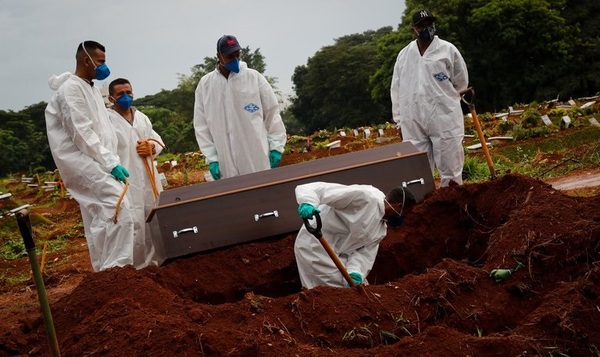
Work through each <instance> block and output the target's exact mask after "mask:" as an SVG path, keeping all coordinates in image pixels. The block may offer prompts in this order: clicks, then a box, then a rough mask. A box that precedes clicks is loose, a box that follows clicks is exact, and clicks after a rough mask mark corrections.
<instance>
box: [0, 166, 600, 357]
mask: <svg viewBox="0 0 600 357" xmlns="http://www.w3.org/2000/svg"><path fill="white" fill-rule="evenodd" d="M300 223H301V222H300V221H299V226H300ZM294 238H295V236H294V235H287V236H281V237H274V238H271V239H268V240H262V241H258V242H254V243H250V244H244V245H240V246H235V247H231V248H228V249H223V250H219V251H212V252H205V253H203V254H198V255H195V256H191V257H187V258H184V259H178V260H175V261H171V262H169V263H167V264H166V265H164V266H163V267H151V268H146V269H143V270H139V271H136V270H135V269H133V268H115V269H110V270H107V271H103V272H100V273H90V274H87V275H86V276H85V277H84V279H83V280H82V281H81V283H79V285H78V286H77V287H75V288H74V289H73V290H72V291H71V292H70V293H69V294H68V295H66V296H64V297H63V298H61V299H60V300H58V301H57V302H55V303H54V304H53V306H52V311H53V317H54V324H55V326H56V333H57V336H58V340H59V346H60V349H61V353H62V355H63V356H328V355H344V356H400V355H411V356H533V355H548V354H552V355H569V356H589V355H596V354H598V353H599V352H598V351H599V350H600V308H599V306H600V284H599V282H600V265H599V263H598V262H599V255H600V254H599V245H600V199H598V197H590V198H581V197H570V196H566V195H564V194H562V193H561V192H559V191H556V190H554V189H553V188H552V187H551V186H549V185H547V184H545V183H543V182H541V181H537V180H533V179H531V178H527V177H522V176H517V175H506V176H504V177H502V178H500V179H497V180H494V181H489V182H484V183H479V184H467V185H463V186H453V187H447V188H443V189H438V190H436V191H435V192H434V193H433V194H432V195H431V196H430V197H428V198H427V199H426V200H425V201H424V202H422V203H421V204H419V205H418V206H416V207H415V209H414V210H413V211H412V212H410V213H409V214H408V215H407V216H406V219H405V221H404V224H403V225H402V226H401V227H400V229H397V230H392V229H390V230H388V236H387V237H386V238H385V239H384V240H383V242H382V244H381V246H380V250H379V254H378V257H377V260H376V263H375V266H374V268H373V271H372V272H371V274H370V275H369V277H368V280H369V282H370V283H371V285H368V286H358V287H356V288H352V289H351V288H347V289H341V288H330V287H318V288H315V289H312V290H303V289H302V288H301V286H300V281H299V277H298V272H297V269H296V263H295V260H294V254H293V244H294ZM518 263H521V264H522V265H523V268H522V269H520V270H517V271H515V272H514V273H513V274H512V275H510V276H509V277H508V278H506V279H505V280H503V281H500V282H496V281H494V280H493V279H491V278H490V272H491V271H492V270H493V269H496V268H514V267H515V266H516V265H517V264H518ZM48 351H49V350H48V342H47V340H46V336H45V332H44V325H43V320H42V318H41V317H40V316H39V312H37V311H31V313H29V314H27V315H26V316H23V317H22V319H21V320H20V322H19V324H18V326H9V327H8V328H7V330H5V331H4V332H2V333H1V334H0V354H4V355H18V354H28V353H29V354H32V355H49V352H48Z"/></svg>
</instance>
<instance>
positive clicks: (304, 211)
mask: <svg viewBox="0 0 600 357" xmlns="http://www.w3.org/2000/svg"><path fill="white" fill-rule="evenodd" d="M315 212H321V211H320V210H319V209H318V208H316V207H315V206H313V205H311V204H310V203H302V204H300V206H299V207H298V214H299V215H300V217H302V218H303V219H309V218H312V217H313V216H314V215H315Z"/></svg>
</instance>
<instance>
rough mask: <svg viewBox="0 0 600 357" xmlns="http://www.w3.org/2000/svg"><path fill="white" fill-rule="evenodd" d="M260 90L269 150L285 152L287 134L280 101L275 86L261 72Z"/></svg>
mask: <svg viewBox="0 0 600 357" xmlns="http://www.w3.org/2000/svg"><path fill="white" fill-rule="evenodd" d="M259 91H260V100H261V102H262V103H261V104H262V107H263V114H264V118H263V122H264V125H265V129H266V130H267V140H268V141H269V151H271V150H276V151H279V152H280V153H283V150H284V147H285V142H286V140H287V134H286V131H285V125H284V124H283V120H282V119H281V115H280V113H279V102H278V101H277V96H275V93H274V92H273V87H271V85H270V84H269V82H268V81H267V80H266V79H265V77H264V76H262V75H260V74H259Z"/></svg>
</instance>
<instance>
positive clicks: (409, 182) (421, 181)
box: [402, 177, 425, 188]
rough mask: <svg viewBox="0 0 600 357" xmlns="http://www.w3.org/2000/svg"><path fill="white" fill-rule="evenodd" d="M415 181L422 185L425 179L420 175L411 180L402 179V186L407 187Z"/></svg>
mask: <svg viewBox="0 0 600 357" xmlns="http://www.w3.org/2000/svg"><path fill="white" fill-rule="evenodd" d="M415 183H420V184H421V185H424V184H425V180H424V179H423V178H422V177H421V178H419V179H416V180H412V181H402V187H404V188H407V187H408V186H410V185H413V184H415Z"/></svg>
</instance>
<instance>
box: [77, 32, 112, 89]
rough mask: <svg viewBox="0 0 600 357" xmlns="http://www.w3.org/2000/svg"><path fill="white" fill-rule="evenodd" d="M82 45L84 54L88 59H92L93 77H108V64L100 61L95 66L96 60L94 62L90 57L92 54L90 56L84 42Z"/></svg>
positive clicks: (99, 78)
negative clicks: (94, 72)
mask: <svg viewBox="0 0 600 357" xmlns="http://www.w3.org/2000/svg"><path fill="white" fill-rule="evenodd" d="M82 47H83V50H84V51H85V54H86V55H87V56H88V58H89V59H90V61H92V64H93V65H94V69H95V70H96V74H95V76H94V78H96V79H97V80H99V81H101V80H104V79H106V78H108V76H110V69H108V66H107V65H106V63H102V64H101V65H99V66H96V62H94V60H93V59H92V56H90V54H89V53H88V51H87V50H86V49H85V42H84V43H83V46H82Z"/></svg>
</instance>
